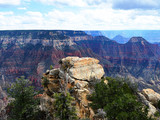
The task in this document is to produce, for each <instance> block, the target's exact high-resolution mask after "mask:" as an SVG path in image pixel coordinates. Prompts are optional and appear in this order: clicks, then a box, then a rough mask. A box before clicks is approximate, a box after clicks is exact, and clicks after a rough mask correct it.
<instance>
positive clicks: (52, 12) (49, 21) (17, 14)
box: [0, 0, 160, 30]
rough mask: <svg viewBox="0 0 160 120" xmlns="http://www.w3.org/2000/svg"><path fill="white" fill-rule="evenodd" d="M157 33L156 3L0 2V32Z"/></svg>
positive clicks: (159, 0) (137, 0) (159, 22)
mask: <svg viewBox="0 0 160 120" xmlns="http://www.w3.org/2000/svg"><path fill="white" fill-rule="evenodd" d="M13 29H14V30H18V29H53V30H55V29H65V30H159V29H160V0H141V1H140V0H0V30H13Z"/></svg>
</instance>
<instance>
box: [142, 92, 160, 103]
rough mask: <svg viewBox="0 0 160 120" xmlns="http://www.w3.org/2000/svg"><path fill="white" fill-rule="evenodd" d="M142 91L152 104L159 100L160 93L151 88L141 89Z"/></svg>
mask: <svg viewBox="0 0 160 120" xmlns="http://www.w3.org/2000/svg"><path fill="white" fill-rule="evenodd" d="M142 93H143V95H144V96H145V97H146V98H147V100H148V101H150V102H151V103H152V104H153V105H157V103H158V101H159V100H160V94H158V93H157V92H155V91H154V90H152V89H143V90H142Z"/></svg>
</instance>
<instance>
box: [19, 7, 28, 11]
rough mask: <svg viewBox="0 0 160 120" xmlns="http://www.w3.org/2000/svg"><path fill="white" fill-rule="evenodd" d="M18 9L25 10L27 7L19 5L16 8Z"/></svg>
mask: <svg viewBox="0 0 160 120" xmlns="http://www.w3.org/2000/svg"><path fill="white" fill-rule="evenodd" d="M17 9H18V10H26V9H27V8H26V7H19V8H17Z"/></svg>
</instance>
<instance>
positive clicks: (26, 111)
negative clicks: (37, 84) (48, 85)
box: [8, 77, 44, 120]
mask: <svg viewBox="0 0 160 120" xmlns="http://www.w3.org/2000/svg"><path fill="white" fill-rule="evenodd" d="M8 94H9V95H10V97H12V98H14V99H15V100H13V101H12V102H11V103H10V104H9V107H10V108H11V111H10V113H9V120H40V118H41V117H43V115H44V114H43V115H42V114H40V113H42V112H43V111H40V110H39V106H38V105H39V104H40V100H39V98H35V96H36V95H37V94H38V93H37V92H36V91H35V90H34V87H33V86H31V83H30V81H29V80H28V79H24V77H20V78H18V79H17V80H16V81H15V83H13V84H12V86H11V87H10V88H8ZM37 118H39V119H37Z"/></svg>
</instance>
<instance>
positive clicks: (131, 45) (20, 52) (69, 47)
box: [0, 30, 160, 91]
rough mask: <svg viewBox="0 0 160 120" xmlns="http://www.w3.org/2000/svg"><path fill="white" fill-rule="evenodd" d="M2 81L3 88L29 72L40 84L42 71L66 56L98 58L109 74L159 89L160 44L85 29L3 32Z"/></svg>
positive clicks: (0, 52) (0, 34)
mask: <svg viewBox="0 0 160 120" xmlns="http://www.w3.org/2000/svg"><path fill="white" fill-rule="evenodd" d="M0 55H1V59H0V76H1V77H0V83H1V85H2V87H3V88H5V87H7V86H8V84H9V83H10V82H13V81H14V80H15V78H16V77H19V76H21V75H25V76H26V77H28V78H29V79H30V80H31V81H33V84H34V85H35V86H37V87H40V86H41V85H40V78H41V77H42V73H43V72H44V71H45V70H46V69H47V68H49V66H50V65H53V66H54V67H56V68H57V67H59V64H58V61H59V59H62V58H64V57H66V56H78V57H87V56H88V57H94V58H98V59H99V60H100V63H101V64H102V65H103V67H104V70H105V72H106V75H108V76H114V77H115V76H122V77H129V78H131V79H132V80H133V81H138V83H139V88H140V89H142V88H145V87H150V88H153V89H154V90H156V91H158V89H159V84H160V81H159V79H160V74H159V72H160V70H159V68H160V64H159V62H160V47H159V46H158V45H155V44H151V43H149V42H147V41H146V40H145V39H143V38H142V37H133V38H131V39H130V40H129V41H128V42H127V43H125V44H119V43H117V42H116V41H113V40H110V39H109V38H107V37H104V36H91V35H87V34H86V33H85V32H83V31H66V30H28V31H25V30H24V31H21V30H19V31H0Z"/></svg>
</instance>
